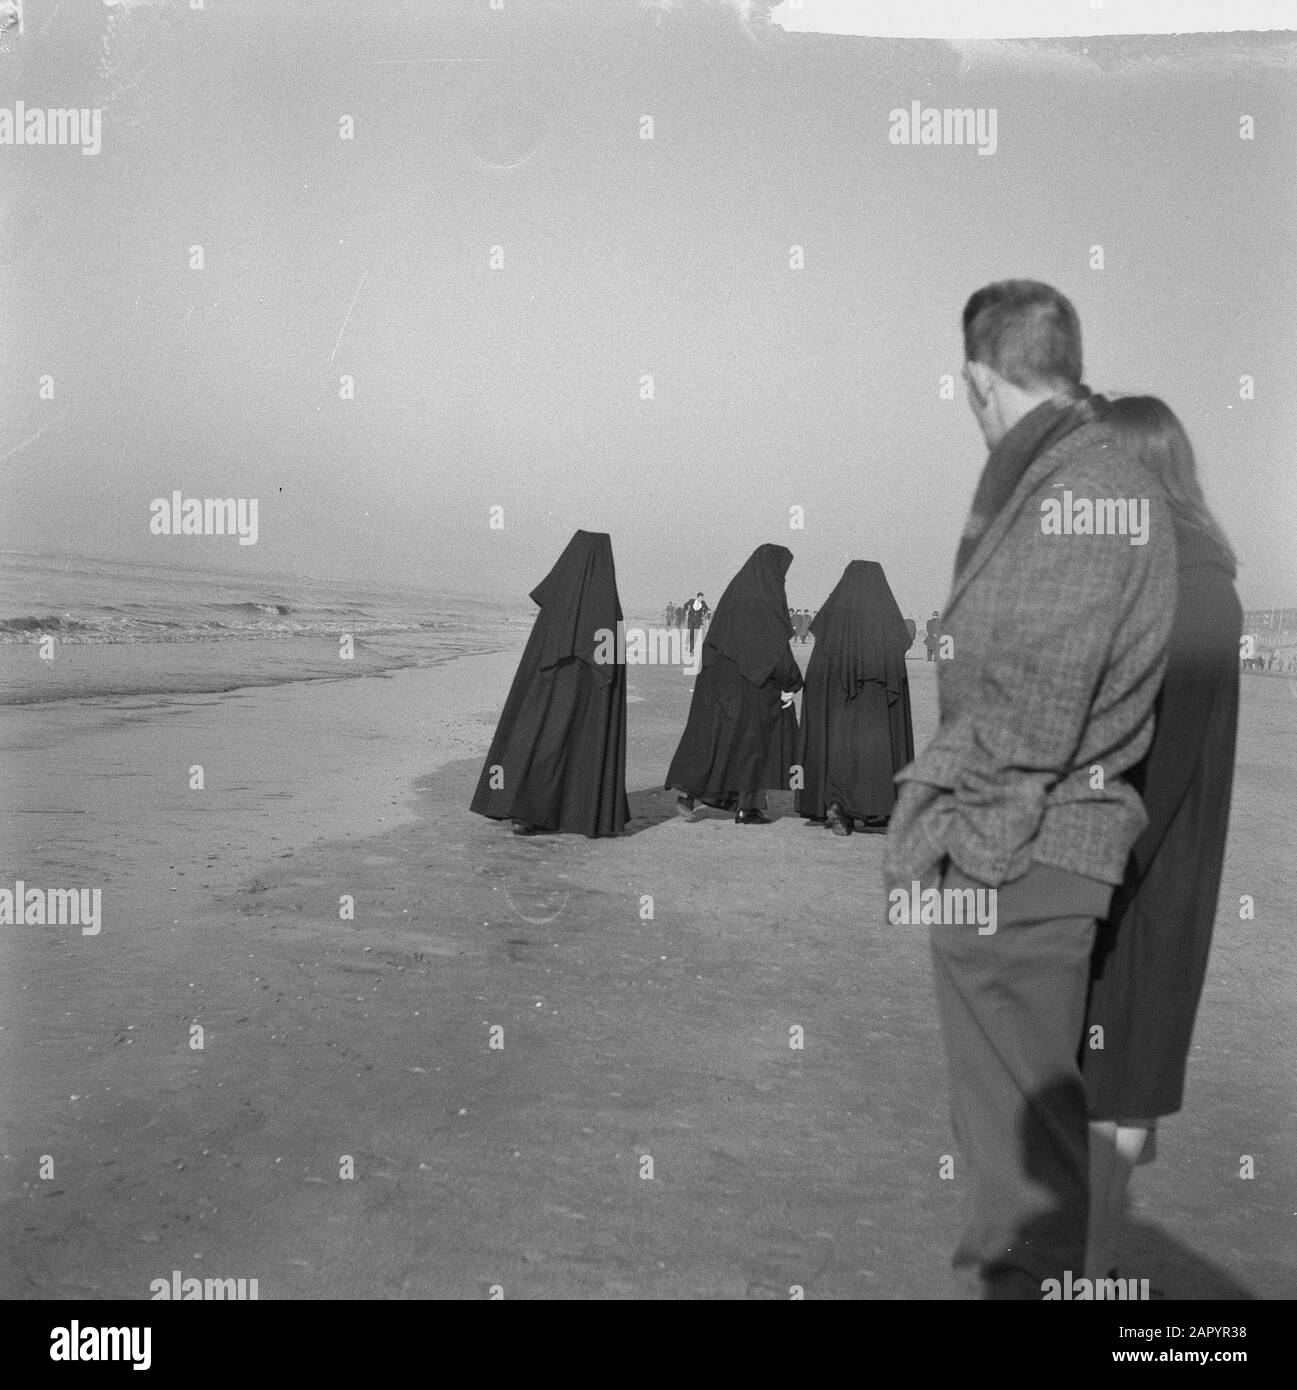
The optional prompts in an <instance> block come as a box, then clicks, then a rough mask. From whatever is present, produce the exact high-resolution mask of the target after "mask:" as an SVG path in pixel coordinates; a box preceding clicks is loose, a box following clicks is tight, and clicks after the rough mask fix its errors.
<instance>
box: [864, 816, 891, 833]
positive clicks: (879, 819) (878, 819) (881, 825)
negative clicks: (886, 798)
mask: <svg viewBox="0 0 1297 1390" xmlns="http://www.w3.org/2000/svg"><path fill="white" fill-rule="evenodd" d="M888 819H889V817H887V816H866V817H865V818H864V820H862V821H861V822H860V829H861V831H862V833H864V834H865V835H886V834H887V822H888Z"/></svg>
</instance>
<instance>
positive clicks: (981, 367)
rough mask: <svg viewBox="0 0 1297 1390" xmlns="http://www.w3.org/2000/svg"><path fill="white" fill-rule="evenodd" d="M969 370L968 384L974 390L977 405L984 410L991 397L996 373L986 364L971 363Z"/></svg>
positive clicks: (968, 366) (968, 365)
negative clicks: (992, 381)
mask: <svg viewBox="0 0 1297 1390" xmlns="http://www.w3.org/2000/svg"><path fill="white" fill-rule="evenodd" d="M967 369H968V384H969V385H970V386H971V387H972V389H973V396H974V397H975V398H976V400H977V404H978V405H979V406H980V407H981V408H982V409H983V410H984V409H985V408H986V403H987V401H988V400H990V397H991V378H992V377H993V376H994V375H995V373H994V371H993V370H992V369H991V368H990V367H988V366H987V365H986V363H985V362H969V363H968V364H967Z"/></svg>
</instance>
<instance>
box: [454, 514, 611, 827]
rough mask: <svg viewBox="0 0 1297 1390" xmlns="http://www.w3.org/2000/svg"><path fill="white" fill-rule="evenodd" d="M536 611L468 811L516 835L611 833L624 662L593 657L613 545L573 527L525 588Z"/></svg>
mask: <svg viewBox="0 0 1297 1390" xmlns="http://www.w3.org/2000/svg"><path fill="white" fill-rule="evenodd" d="M531 598H532V601H533V602H534V603H536V604H537V605H538V606H539V608H540V612H539V613H538V614H537V615H536V624H535V626H534V627H533V628H532V630H531V636H530V637H529V638H528V639H527V646H526V649H525V650H524V651H523V654H522V660H521V661H520V662H519V664H518V673H517V675H515V676H514V678H513V685H512V687H511V688H510V690H509V697H508V699H507V700H506V701H505V704H504V712H503V713H502V714H501V715H500V723H499V726H498V727H497V729H496V731H495V737H494V738H493V739H492V740H491V751H490V752H489V753H488V754H487V755H486V764H485V766H484V767H483V768H482V775H481V777H480V778H479V779H478V783H477V791H476V792H475V793H474V796H473V802H472V809H473V810H474V811H476V812H477V814H478V815H480V816H489V817H490V818H491V819H492V820H508V819H512V820H513V822H514V834H515V835H534V834H535V833H536V832H537V831H540V830H566V831H571V832H573V833H575V834H579V835H588V836H591V837H593V836H596V835H617V834H620V832H621V830H622V828H623V827H624V826H625V824H626V822H627V821H628V820H629V819H630V807H629V804H628V803H627V800H626V666H625V661H624V658H623V660H622V661H621V662H616V661H605V660H602V659H600V658H601V657H602V655H603V654H604V652H605V651H606V649H607V647H608V645H609V640H608V639H607V638H601V636H600V634H601V633H611V634H613V635H614V636H613V639H612V640H613V641H615V634H616V633H617V630H618V628H617V625H618V623H619V622H620V621H621V617H622V611H621V604H620V602H619V601H618V598H617V578H616V574H615V573H614V570H613V559H612V542H611V541H610V540H609V538H608V536H606V535H605V534H604V533H603V532H598V531H578V532H577V533H576V535H574V536H573V537H572V539H571V540H570V541H569V542H568V544H567V548H566V549H565V550H564V551H563V553H562V555H560V556H559V558H558V563H557V564H556V565H555V566H554V568H553V569H552V570H551V571H550V572H549V574H548V575H547V576H546V577H545V578H544V579H543V580H542V581H541V582H540V584H539V585H538V586H537V587H536V588H535V589H533V590H532V592H531Z"/></svg>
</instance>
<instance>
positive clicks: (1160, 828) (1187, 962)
mask: <svg viewBox="0 0 1297 1390" xmlns="http://www.w3.org/2000/svg"><path fill="white" fill-rule="evenodd" d="M1175 534H1176V546H1177V549H1178V551H1179V576H1180V588H1179V597H1178V599H1177V602H1176V609H1175V621H1174V624H1173V626H1172V629H1171V637H1170V641H1169V643H1168V647H1167V667H1166V675H1165V676H1164V677H1163V680H1162V688H1161V690H1160V692H1159V693H1158V697H1157V704H1156V717H1157V724H1156V727H1155V729H1154V732H1153V742H1152V743H1151V744H1150V746H1149V750H1148V752H1147V754H1146V755H1145V756H1144V758H1143V760H1142V761H1141V762H1140V763H1139V764H1137V765H1136V766H1135V767H1134V768H1132V769H1131V771H1130V773H1129V774H1128V776H1129V780H1130V782H1131V783H1132V785H1133V786H1134V787H1135V788H1136V790H1137V791H1139V793H1140V795H1141V796H1142V797H1143V798H1144V806H1145V809H1146V810H1147V811H1148V817H1149V819H1148V825H1147V827H1146V828H1145V830H1144V832H1143V834H1142V835H1141V836H1140V838H1139V839H1138V840H1137V841H1136V842H1135V846H1134V849H1133V850H1132V851H1131V856H1130V860H1129V863H1128V866H1127V871H1126V877H1125V879H1124V881H1123V882H1122V884H1121V886H1120V887H1119V888H1118V889H1117V892H1116V894H1115V895H1114V898H1113V902H1112V908H1111V910H1110V911H1109V915H1108V921H1106V922H1103V923H1101V924H1100V927H1099V935H1098V938H1097V940H1096V943H1095V949H1094V954H1093V957H1092V960H1091V971H1090V973H1091V979H1090V997H1089V1002H1088V1005H1087V1009H1086V1019H1085V1033H1084V1034H1083V1035H1082V1041H1081V1050H1080V1061H1081V1073H1082V1077H1083V1079H1084V1082H1085V1091H1086V1101H1087V1104H1088V1106H1089V1111H1090V1116H1091V1118H1092V1119H1096V1120H1135V1119H1156V1118H1157V1117H1158V1116H1161V1115H1173V1114H1174V1113H1175V1112H1176V1111H1177V1110H1179V1109H1180V1106H1181V1103H1182V1101H1183V1098H1184V1074H1185V1066H1186V1063H1187V1061H1188V1056H1189V1046H1190V1043H1191V1041H1192V1037H1193V1025H1194V1019H1195V1017H1196V1015H1197V1012H1198V1001H1199V998H1200V997H1201V994H1202V985H1203V978H1204V976H1205V975H1206V971H1207V956H1208V953H1209V951H1210V949H1211V935H1212V925H1213V923H1214V921H1215V917H1216V896H1217V893H1218V892H1219V889H1220V877H1221V866H1222V864H1223V862H1224V858H1225V837H1226V834H1227V832H1228V830H1229V802H1230V792H1231V790H1232V788H1233V780H1234V744H1235V737H1236V734H1237V729H1238V700H1239V673H1238V662H1239V656H1238V653H1239V637H1240V635H1241V633H1242V631H1243V612H1242V609H1241V607H1240V606H1239V601H1238V596H1237V594H1236V593H1235V590H1234V583H1233V578H1234V566H1233V564H1232V563H1231V561H1230V559H1229V557H1228V556H1227V555H1225V554H1224V553H1223V552H1222V551H1221V549H1220V547H1219V546H1218V545H1217V544H1216V543H1215V542H1214V541H1211V540H1210V539H1208V538H1207V537H1206V536H1205V535H1204V534H1203V533H1202V532H1201V531H1198V530H1196V529H1193V528H1190V527H1188V526H1185V525H1183V524H1181V523H1180V522H1179V521H1177V523H1176V532H1175ZM1096 1025H1098V1026H1100V1027H1102V1028H1103V1047H1102V1048H1101V1049H1100V1048H1095V1047H1092V1046H1090V1039H1091V1034H1090V1029H1091V1028H1093V1027H1095V1026H1096Z"/></svg>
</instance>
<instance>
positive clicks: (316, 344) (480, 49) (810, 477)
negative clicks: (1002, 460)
mask: <svg viewBox="0 0 1297 1390" xmlns="http://www.w3.org/2000/svg"><path fill="white" fill-rule="evenodd" d="M812 8H813V6H812V0H806V10H807V11H812ZM839 8H840V7H839ZM867 8H868V7H858V10H859V11H860V12H864V11H865V10H866V9H867ZM885 8H887V7H876V8H875V9H873V10H868V13H869V14H871V15H872V14H881V13H882V12H883V10H884V9H885ZM1046 8H1048V7H1046ZM1066 8H1075V7H1066ZM1136 8H1137V9H1138V8H1140V7H1136ZM1143 8H1144V9H1145V10H1147V11H1149V12H1151V11H1154V10H1164V9H1165V7H1159V6H1156V5H1148V6H1144V7H1143ZM832 9H833V7H832V6H829V5H828V4H827V0H820V6H819V9H818V10H814V11H813V13H812V19H813V20H816V21H817V22H821V27H831V26H830V25H828V23H827V18H828V17H830V11H831V10H832ZM785 10H787V0H786V4H785V6H784V7H781V8H780V10H779V11H776V17H777V18H778V17H779V15H781V14H783V13H784V12H785ZM1216 13H1217V14H1220V13H1224V11H1222V10H1221V9H1220V7H1217V10H1216ZM745 17H746V18H745ZM797 18H798V20H799V21H800V19H801V17H800V16H798V17H797ZM787 19H788V23H789V27H790V28H791V27H792V26H793V19H794V16H793V15H792V14H791V11H790V10H788V13H787ZM1087 22H1088V21H1087ZM1258 22H1261V21H1258ZM880 27H881V26H880ZM1295 55H1297V36H1294V35H1293V34H1284V33H1279V34H1240V33H1225V34H1204V35H1185V34H1182V35H1180V36H1145V37H1089V38H1074V39H1051V40H1049V41H1031V40H1027V41H1005V42H993V43H980V44H979V43H968V42H964V41H960V42H946V41H942V40H939V39H923V40H918V39H912V38H909V39H907V38H901V39H895V38H891V39H888V38H869V37H859V36H854V37H853V36H848V35H843V34H833V33H815V32H789V31H788V30H786V29H784V28H781V27H779V25H778V24H773V25H772V24H769V23H767V22H766V21H765V7H762V6H760V5H747V4H743V3H740V0H652V2H651V3H650V2H649V0H588V3H587V2H586V0H580V2H579V3H578V0H547V2H546V3H541V2H540V0H535V2H534V3H527V2H526V0H505V3H504V7H503V9H498V10H493V9H491V8H490V5H489V0H444V3H440V2H439V3H438V4H436V5H425V4H422V3H415V0H389V3H384V4H382V5H375V6H370V7H360V6H356V5H355V4H354V3H349V4H345V5H344V4H339V3H334V0H318V3H312V4H310V5H301V4H291V3H286V0H221V2H220V3H219V4H218V3H215V0H209V3H207V4H206V5H205V6H204V7H203V8H202V9H201V10H197V11H195V10H192V9H191V8H190V6H189V5H188V4H187V3H184V0H170V2H169V0H152V3H145V2H143V0H126V3H119V4H116V5H111V6H109V5H104V6H103V7H102V8H101V7H100V6H98V5H94V4H85V5H81V6H77V7H72V6H67V5H63V6H56V5H55V4H54V3H53V0H49V2H48V3H43V4H42V3H38V0H27V4H26V7H25V22H24V33H23V35H22V36H21V37H17V36H15V35H14V34H13V33H9V34H7V35H6V36H5V37H4V39H3V40H0V109H3V108H5V107H8V108H9V109H10V110H13V109H14V104H15V102H16V101H17V100H19V99H22V100H24V101H25V102H26V105H27V106H28V107H29V108H30V107H33V106H37V107H39V106H64V107H66V106H77V107H82V106H84V107H86V108H99V109H101V110H102V113H103V114H102V147H101V149H100V150H99V152H98V153H97V154H95V155H92V156H88V155H84V154H83V153H82V152H81V151H80V150H78V149H76V148H74V147H62V148H59V147H23V148H18V147H14V146H6V145H3V144H0V496H2V497H3V501H4V506H3V508H0V546H4V547H9V548H17V549H23V550H52V551H57V552H60V553H65V554H66V553H72V554H87V555H93V556H100V557H103V556H106V557H110V558H117V559H122V560H140V561H144V562H147V563H150V564H173V565H175V566H176V567H177V568H181V569H182V568H184V567H186V566H190V565H194V566H197V565H222V566H225V567H227V568H229V569H231V570H234V571H237V572H242V573H246V575H247V576H248V580H249V584H250V585H254V584H255V583H256V582H257V581H258V579H259V577H261V576H265V575H268V574H284V573H288V574H293V573H296V574H303V575H311V576H320V577H336V578H350V579H356V580H362V579H363V580H367V581H369V580H375V579H377V580H382V579H384V578H388V579H392V580H399V581H401V582H402V583H405V584H416V585H420V586H426V587H427V589H428V591H429V596H430V606H431V605H432V604H433V603H434V601H435V597H436V594H437V593H438V592H439V591H444V590H453V591H455V592H459V593H465V592H467V593H477V594H481V595H483V596H487V597H496V598H504V599H509V598H522V597H523V596H524V595H525V594H526V593H527V592H528V591H529V590H530V589H531V588H533V587H534V586H535V585H536V584H537V583H538V582H539V580H540V579H541V578H542V577H543V576H544V574H545V573H546V572H547V571H548V569H549V568H550V566H551V565H552V563H553V561H554V559H555V558H556V557H557V555H558V553H559V552H560V551H561V549H562V547H563V545H564V544H565V543H566V541H567V540H568V538H569V537H570V535H571V533H572V532H573V531H574V530H576V529H577V528H584V529H587V530H600V531H608V532H609V533H611V535H612V540H613V548H614V554H615V557H616V563H617V571H618V580H619V586H620V589H621V594H622V600H623V606H624V607H625V608H627V610H628V611H646V610H648V611H656V610H657V609H659V608H660V607H661V606H662V605H663V604H665V603H666V601H667V600H677V601H678V600H680V599H682V598H684V597H686V596H688V595H690V594H692V593H694V592H695V591H697V590H698V589H702V590H704V591H705V592H706V593H707V594H708V595H709V596H716V595H719V593H720V591H721V590H722V589H723V587H724V585H725V583H726V582H727V581H728V579H729V578H730V576H731V575H732V574H733V573H734V571H735V570H737V569H738V567H739V566H740V565H741V564H742V562H743V560H744V559H745V558H746V557H747V556H748V554H750V553H751V551H752V550H753V549H754V548H755V547H756V546H757V545H759V544H762V543H764V542H775V543H779V544H784V545H787V546H788V547H789V548H790V549H791V550H792V551H793V554H794V557H795V558H794V563H793V566H792V569H791V571H790V573H789V577H788V597H789V602H790V603H791V604H793V605H794V606H797V607H812V608H813V607H818V606H819V604H820V603H821V602H822V601H823V599H824V598H825V597H826V596H827V594H828V592H829V590H830V589H831V588H832V586H833V584H834V583H835V582H836V580H837V579H838V577H839V575H840V574H841V572H842V570H843V568H844V567H845V565H846V564H847V562H848V561H850V560H852V559H873V560H878V561H880V562H881V563H882V565H883V567H884V569H885V571H886V572H887V574H888V577H889V579H890V580H891V583H892V587H893V590H894V591H895V593H896V595H897V598H898V600H899V602H900V604H901V608H902V610H903V611H904V612H906V613H907V614H910V615H912V616H920V617H921V616H922V615H925V614H926V613H927V612H929V611H931V610H932V609H933V608H936V607H939V606H940V604H941V602H942V601H943V599H944V597H945V594H946V591H947V588H948V585H949V579H950V570H951V565H952V561H953V557H954V553H955V547H956V544H957V542H958V537H959V534H960V532H961V530H962V527H963V522H964V519H965V516H966V513H967V508H968V503H969V500H970V498H971V496H972V492H973V488H974V486H975V484H976V480H977V476H978V473H979V470H980V469H981V467H982V465H983V463H984V461H985V445H984V443H983V441H982V438H981V435H980V434H979V432H978V430H977V426H976V423H975V421H974V419H973V416H972V414H971V413H970V411H969V410H968V407H967V404H966V401H965V396H964V389H963V386H962V383H961V382H960V381H959V371H960V368H961V366H962V361H963V354H962V342H961V337H960V330H959V325H960V313H961V310H962V307H963V304H964V302H965V300H966V299H967V298H968V296H969V294H971V293H972V292H973V291H974V290H975V289H977V288H978V287H979V286H980V285H982V284H984V283H986V282H988V281H991V280H997V279H1002V278H1006V277H1016V276H1027V277H1031V278H1035V279H1041V280H1046V281H1048V282H1050V283H1051V284H1054V285H1056V286H1057V287H1058V288H1059V289H1060V290H1062V291H1063V292H1064V293H1065V294H1067V295H1068V296H1069V297H1070V298H1071V299H1072V300H1073V302H1074V303H1075V305H1076V307H1077V309H1078V312H1079V314H1080V318H1081V322H1082V325H1083V332H1084V346H1085V367H1086V380H1087V382H1088V384H1089V385H1091V386H1092V387H1093V388H1095V389H1096V390H1111V391H1147V392H1152V393H1155V394H1158V395H1161V396H1163V397H1164V398H1165V399H1166V400H1167V401H1168V402H1169V403H1170V404H1171V405H1172V406H1173V407H1174V408H1175V409H1176V410H1177V412H1178V413H1179V414H1180V416H1181V418H1182V419H1183V421H1184V422H1185V425H1186V427H1187V429H1188V431H1189V434H1190V437H1191V438H1192V439H1193V441H1194V444H1195V448H1196V450H1197V454H1198V461H1199V469H1200V475H1201V478H1202V481H1203V485H1204V490H1205V492H1206V495H1207V498H1208V501H1209V503H1210V504H1211V506H1212V507H1213V509H1214V510H1215V512H1216V514H1217V515H1218V517H1219V518H1220V520H1221V522H1222V524H1223V525H1224V527H1225V529H1226V531H1227V532H1228V534H1229V535H1230V537H1231V539H1232V541H1233V542H1234V544H1235V547H1236V549H1237V550H1238V552H1239V555H1240V560H1241V564H1242V569H1241V572H1240V577H1239V590H1240V595H1241V597H1242V598H1243V602H1244V605H1245V607H1253V606H1263V605H1270V604H1289V605H1291V604H1294V603H1297V548H1295V547H1294V544H1293V534H1294V525H1293V522H1294V515H1295V514H1297V470H1294V467H1293V445H1294V441H1295V440H1297V392H1295V391H1294V390H1293V383H1294V381H1297V283H1295V282H1297V255H1295V254H1294V252H1295V251H1297V244H1295V243H1297V216H1295V215H1294V214H1295V212H1297V208H1295V206H1294V191H1295V190H1294V179H1295V175H1297V159H1295V158H1294V156H1295V155H1297V93H1295V91H1294V80H1293V79H1294V56H1295ZM914 101H918V102H920V103H921V104H922V105H923V106H934V107H938V108H948V107H958V108H973V109H975V110H979V109H980V110H981V111H982V112H983V113H984V114H987V113H989V112H991V111H992V110H993V111H994V112H995V121H996V125H995V129H996V143H995V149H994V153H991V154H987V155H982V154H980V153H979V151H978V149H977V147H976V146H970V145H942V146H916V145H899V144H896V143H893V142H892V141H891V140H889V131H890V130H892V129H893V128H894V122H893V119H892V117H891V113H892V112H893V111H895V110H898V109H901V110H906V109H908V108H909V107H910V104H911V102H914ZM1245 117H1250V118H1251V135H1252V138H1250V139H1243V138H1240V133H1241V131H1242V130H1243V129H1244V118H1245ZM347 118H350V122H351V128H350V134H351V137H352V138H350V139H344V138H341V136H342V134H343V132H344V130H345V129H346V128H347ZM645 118H651V128H650V127H649V125H648V124H647V123H646V119H645ZM650 134H651V138H645V137H646V135H650ZM195 247H201V248H202V253H201V254H202V262H201V268H195V264H194V252H193V250H192V248H195ZM493 248H499V250H497V251H495V253H494V255H495V257H496V259H497V261H499V262H500V263H499V265H498V267H497V268H493V266H492V255H493ZM795 248H800V253H799V252H798V251H797V250H796V249H795ZM1095 248H1101V253H1096V249H1095ZM1100 264H1101V268H1100ZM344 378H348V379H350V382H351V387H350V389H351V390H352V391H353V392H354V398H344V397H345V396H346V394H347V391H348V389H349V388H348V386H347V384H346V381H345V380H344ZM648 378H651V397H650V396H649V394H648V392H649V385H648V382H647V380H646V379H648ZM943 378H944V379H945V380H946V383H947V385H949V384H950V383H952V382H953V390H948V391H945V392H943V390H942V383H943ZM1243 378H1248V379H1250V387H1249V386H1247V385H1246V384H1243ZM42 384H43V385H44V394H45V396H46V397H49V396H50V395H51V393H52V399H50V398H46V399H42ZM1249 391H1250V396H1249V394H1248V393H1249ZM176 489H178V490H180V491H181V493H182V494H183V496H185V497H198V498H205V497H244V498H253V497H255V498H257V499H258V503H259V534H258V539H257V543H256V544H255V545H250V546H240V545H238V544H237V541H235V540H234V539H232V538H229V537H167V536H158V535H153V534H151V533H150V530H149V517H150V503H151V502H152V500H153V499H154V498H157V497H166V498H170V496H171V494H172V491H173V490H176ZM492 509H502V512H501V511H495V512H493V510H492ZM796 509H801V510H800V513H799V512H798V511H797V510H796ZM493 516H494V517H495V519H496V521H497V522H499V521H501V520H502V522H503V526H502V528H500V527H498V526H497V527H496V528H493V527H492V524H491V523H492V518H493ZM798 521H800V522H801V525H800V526H798V525H797V524H796V523H797V522H798Z"/></svg>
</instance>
